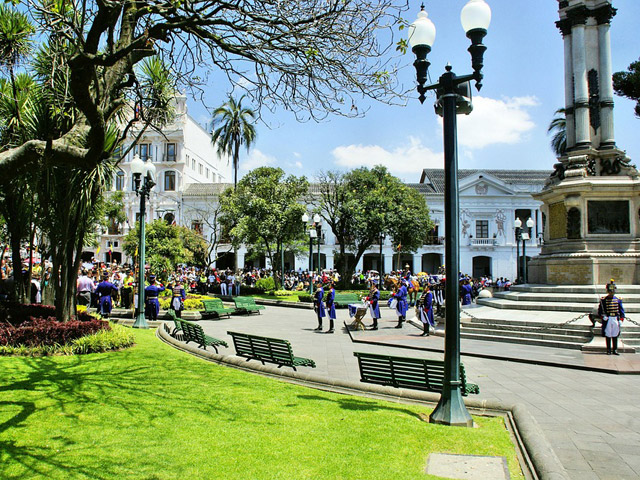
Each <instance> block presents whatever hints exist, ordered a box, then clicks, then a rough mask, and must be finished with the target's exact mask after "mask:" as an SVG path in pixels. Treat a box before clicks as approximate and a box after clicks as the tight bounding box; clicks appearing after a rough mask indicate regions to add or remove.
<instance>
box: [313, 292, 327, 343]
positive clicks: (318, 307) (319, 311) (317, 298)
mask: <svg viewBox="0 0 640 480" xmlns="http://www.w3.org/2000/svg"><path fill="white" fill-rule="evenodd" d="M316 286H317V288H316V293H315V294H314V295H313V309H314V310H315V311H316V315H317V316H318V327H317V328H316V332H321V331H322V319H323V318H324V317H325V316H326V314H325V312H324V303H323V302H322V298H323V297H324V288H322V283H321V282H318V283H317V284H316Z"/></svg>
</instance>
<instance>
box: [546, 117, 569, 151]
mask: <svg viewBox="0 0 640 480" xmlns="http://www.w3.org/2000/svg"><path fill="white" fill-rule="evenodd" d="M565 114H566V111H565V109H564V108H559V109H558V110H556V112H555V115H556V116H555V117H553V120H551V123H550V124H549V128H547V133H551V134H553V136H552V137H551V149H552V150H553V152H554V153H555V154H556V156H557V157H562V156H564V155H565V154H566V153H567V117H566V116H565Z"/></svg>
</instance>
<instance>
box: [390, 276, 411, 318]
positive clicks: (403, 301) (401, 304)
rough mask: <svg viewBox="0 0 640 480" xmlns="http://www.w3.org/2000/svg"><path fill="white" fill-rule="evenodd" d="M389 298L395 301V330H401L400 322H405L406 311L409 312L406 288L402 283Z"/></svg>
mask: <svg viewBox="0 0 640 480" xmlns="http://www.w3.org/2000/svg"><path fill="white" fill-rule="evenodd" d="M391 296H392V297H393V298H395V299H396V300H397V303H396V314H397V315H398V324H397V325H396V328H402V322H404V321H405V320H406V315H407V310H409V304H408V303H407V287H406V286H405V285H404V282H403V283H402V284H401V285H400V288H398V290H397V291H396V292H395V293H393V294H392V295H391Z"/></svg>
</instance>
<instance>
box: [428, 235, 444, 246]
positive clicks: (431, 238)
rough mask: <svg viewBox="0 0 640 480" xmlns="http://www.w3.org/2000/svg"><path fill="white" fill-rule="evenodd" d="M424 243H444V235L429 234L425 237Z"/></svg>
mask: <svg viewBox="0 0 640 480" xmlns="http://www.w3.org/2000/svg"><path fill="white" fill-rule="evenodd" d="M424 244H425V245H444V237H437V236H435V235H430V236H428V237H427V238H426V239H425V242H424Z"/></svg>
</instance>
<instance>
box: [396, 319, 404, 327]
mask: <svg viewBox="0 0 640 480" xmlns="http://www.w3.org/2000/svg"><path fill="white" fill-rule="evenodd" d="M403 320H404V317H398V324H397V325H396V328H402V322H403Z"/></svg>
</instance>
